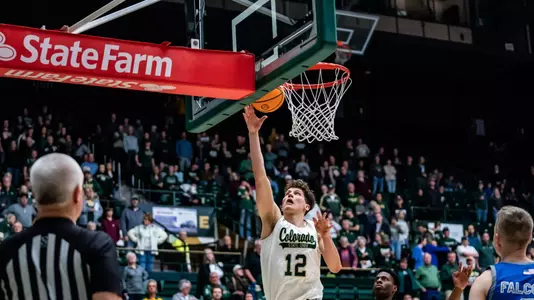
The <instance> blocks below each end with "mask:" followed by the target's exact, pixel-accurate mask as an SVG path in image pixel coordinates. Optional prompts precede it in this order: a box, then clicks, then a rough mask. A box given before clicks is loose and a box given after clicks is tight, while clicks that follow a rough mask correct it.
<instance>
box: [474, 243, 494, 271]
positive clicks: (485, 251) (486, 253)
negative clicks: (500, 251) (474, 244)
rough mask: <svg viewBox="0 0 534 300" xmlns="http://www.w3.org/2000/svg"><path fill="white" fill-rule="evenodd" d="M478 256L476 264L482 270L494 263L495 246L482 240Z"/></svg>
mask: <svg viewBox="0 0 534 300" xmlns="http://www.w3.org/2000/svg"><path fill="white" fill-rule="evenodd" d="M479 253H480V257H479V258H478V264H479V265H480V268H481V269H482V270H485V269H486V268H487V267H489V266H491V265H494V264H495V248H494V247H493V245H492V244H491V242H489V243H484V242H482V247H481V248H480V249H479Z"/></svg>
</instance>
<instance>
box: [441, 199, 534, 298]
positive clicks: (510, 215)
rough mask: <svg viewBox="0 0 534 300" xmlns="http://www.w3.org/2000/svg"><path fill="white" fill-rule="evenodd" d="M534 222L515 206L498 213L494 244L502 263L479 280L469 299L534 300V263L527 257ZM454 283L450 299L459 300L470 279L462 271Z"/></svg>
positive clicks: (473, 286) (506, 207)
mask: <svg viewBox="0 0 534 300" xmlns="http://www.w3.org/2000/svg"><path fill="white" fill-rule="evenodd" d="M532 223H533V222H532V217H531V216H530V214H529V213H528V212H526V211H525V210H523V209H521V208H518V207H515V206H505V207H503V208H502V209H501V210H500V211H499V212H498V213H497V220H496V222H495V228H494V234H493V245H494V247H495V250H496V251H497V254H498V255H499V256H500V258H501V260H500V262H499V263H498V264H496V265H493V266H490V267H489V268H488V269H487V270H486V271H485V272H484V273H482V275H480V276H479V277H478V278H477V279H476V280H475V282H474V283H473V285H472V286H471V291H470V293H469V300H486V299H487V300H526V299H534V261H532V260H530V259H529V258H528V257H527V247H528V245H529V244H530V242H531V241H532V227H533V224H532ZM468 271H469V270H467V272H468ZM453 280H454V285H455V288H454V290H453V293H452V294H451V297H450V298H449V300H458V299H460V296H461V294H462V290H463V289H464V288H465V286H466V285H467V283H468V280H469V276H465V273H462V270H460V271H459V272H457V273H455V274H454V278H453Z"/></svg>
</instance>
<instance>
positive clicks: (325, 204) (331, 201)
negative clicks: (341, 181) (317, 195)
mask: <svg viewBox="0 0 534 300" xmlns="http://www.w3.org/2000/svg"><path fill="white" fill-rule="evenodd" d="M320 206H321V208H325V210H330V211H331V212H332V214H333V215H334V216H335V217H337V216H341V211H342V210H343V206H342V205H341V198H339V196H338V195H336V194H326V195H324V196H323V197H321V203H320Z"/></svg>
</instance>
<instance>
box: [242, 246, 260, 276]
mask: <svg viewBox="0 0 534 300" xmlns="http://www.w3.org/2000/svg"><path fill="white" fill-rule="evenodd" d="M260 255H261V240H256V241H254V251H253V252H252V253H249V254H248V255H247V259H246V261H245V274H246V275H247V277H248V279H249V280H250V282H251V283H254V284H258V285H261V284H262V281H261V262H260Z"/></svg>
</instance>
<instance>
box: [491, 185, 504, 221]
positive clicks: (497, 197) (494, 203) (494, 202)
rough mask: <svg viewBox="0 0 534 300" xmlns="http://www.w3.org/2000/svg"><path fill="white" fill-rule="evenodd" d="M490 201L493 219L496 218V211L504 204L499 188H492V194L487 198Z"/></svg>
mask: <svg viewBox="0 0 534 300" xmlns="http://www.w3.org/2000/svg"><path fill="white" fill-rule="evenodd" d="M489 202H490V203H491V212H492V214H493V221H495V220H497V212H498V211H499V210H500V209H501V208H502V207H503V206H504V198H503V197H502V194H501V191H500V190H499V188H497V187H496V188H494V189H493V194H492V195H491V198H490V200H489Z"/></svg>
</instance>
